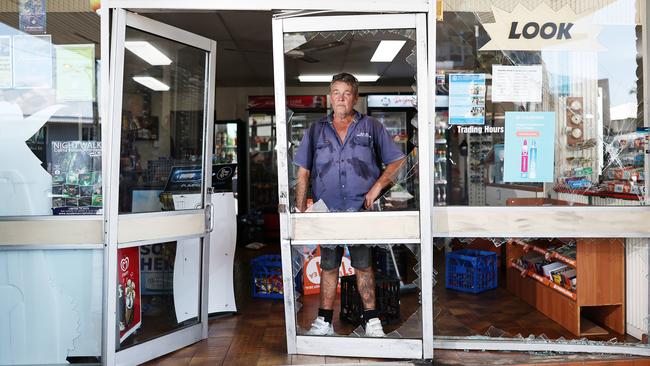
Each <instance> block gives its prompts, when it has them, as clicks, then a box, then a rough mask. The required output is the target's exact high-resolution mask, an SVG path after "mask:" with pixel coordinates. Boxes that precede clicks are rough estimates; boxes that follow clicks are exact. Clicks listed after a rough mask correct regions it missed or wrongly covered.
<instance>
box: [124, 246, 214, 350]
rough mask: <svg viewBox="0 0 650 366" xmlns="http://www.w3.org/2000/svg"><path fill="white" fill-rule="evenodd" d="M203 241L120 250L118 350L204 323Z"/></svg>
mask: <svg viewBox="0 0 650 366" xmlns="http://www.w3.org/2000/svg"><path fill="white" fill-rule="evenodd" d="M201 243H202V239H200V238H193V239H185V240H178V241H173V242H166V243H159V244H152V245H143V246H139V247H130V248H122V249H118V253H117V257H118V258H117V259H118V278H117V281H118V285H117V289H118V290H117V291H118V294H117V314H118V316H117V324H116V327H117V331H118V332H119V337H118V338H119V339H118V341H117V344H116V350H118V351H119V350H121V349H124V348H127V347H130V346H133V345H135V344H139V343H142V342H146V341H148V340H151V339H153V338H157V337H160V336H162V335H165V334H169V333H171V332H173V331H175V330H178V329H181V328H184V327H187V326H190V325H194V324H197V323H198V322H199V308H200V305H199V298H200V283H201V247H202V245H201Z"/></svg>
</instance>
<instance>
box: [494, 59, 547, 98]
mask: <svg viewBox="0 0 650 366" xmlns="http://www.w3.org/2000/svg"><path fill="white" fill-rule="evenodd" d="M492 102H494V103H496V102H519V103H524V102H532V103H541V102H542V66H541V65H532V66H510V65H492Z"/></svg>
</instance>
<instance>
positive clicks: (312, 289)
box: [302, 245, 354, 295]
mask: <svg viewBox="0 0 650 366" xmlns="http://www.w3.org/2000/svg"><path fill="white" fill-rule="evenodd" d="M303 248H304V249H303V256H304V259H303V267H302V286H303V288H302V290H303V294H305V295H313V294H318V293H320V272H321V268H320V246H319V245H316V246H314V245H305V246H304V247H303ZM353 274H354V268H352V263H351V262H350V252H349V251H348V249H347V248H345V253H344V254H343V259H341V266H340V267H339V285H338V286H337V288H336V292H340V291H341V280H340V277H342V276H351V275H353Z"/></svg>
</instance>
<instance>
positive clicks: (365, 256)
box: [320, 245, 372, 270]
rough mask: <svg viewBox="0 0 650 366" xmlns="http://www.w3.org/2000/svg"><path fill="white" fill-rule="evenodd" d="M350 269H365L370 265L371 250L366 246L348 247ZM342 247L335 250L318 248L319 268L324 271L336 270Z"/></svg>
mask: <svg viewBox="0 0 650 366" xmlns="http://www.w3.org/2000/svg"><path fill="white" fill-rule="evenodd" d="M348 249H349V250H350V258H351V259H352V267H354V268H360V269H365V268H368V267H370V265H371V264H372V248H371V247H370V246H367V245H349V246H348ZM342 258H343V246H342V245H338V246H337V247H336V248H327V247H323V246H321V247H320V268H322V269H325V270H330V269H336V268H339V266H340V265H341V259H342Z"/></svg>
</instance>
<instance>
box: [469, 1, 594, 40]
mask: <svg viewBox="0 0 650 366" xmlns="http://www.w3.org/2000/svg"><path fill="white" fill-rule="evenodd" d="M492 11H493V13H494V18H495V20H496V21H495V22H494V23H486V24H483V26H484V27H485V30H486V31H487V33H488V35H489V36H490V41H489V42H488V43H487V44H486V45H485V46H483V47H482V48H481V49H480V50H481V51H489V50H508V51H540V50H548V51H552V50H557V51H565V50H571V51H601V50H603V47H602V46H601V45H600V44H598V42H597V41H596V40H597V38H598V33H600V27H599V26H597V25H594V24H593V22H592V16H591V15H586V16H585V15H578V14H576V13H575V12H574V11H573V9H571V7H569V6H565V7H563V8H562V9H559V10H558V11H555V10H553V9H551V8H550V7H549V6H548V5H546V4H545V3H541V4H540V5H539V6H538V7H537V8H535V9H533V10H529V9H527V8H526V7H525V6H523V5H521V4H519V5H517V6H516V7H515V9H514V10H513V11H512V12H507V11H505V10H501V9H499V8H496V7H494V6H493V7H492Z"/></svg>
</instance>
